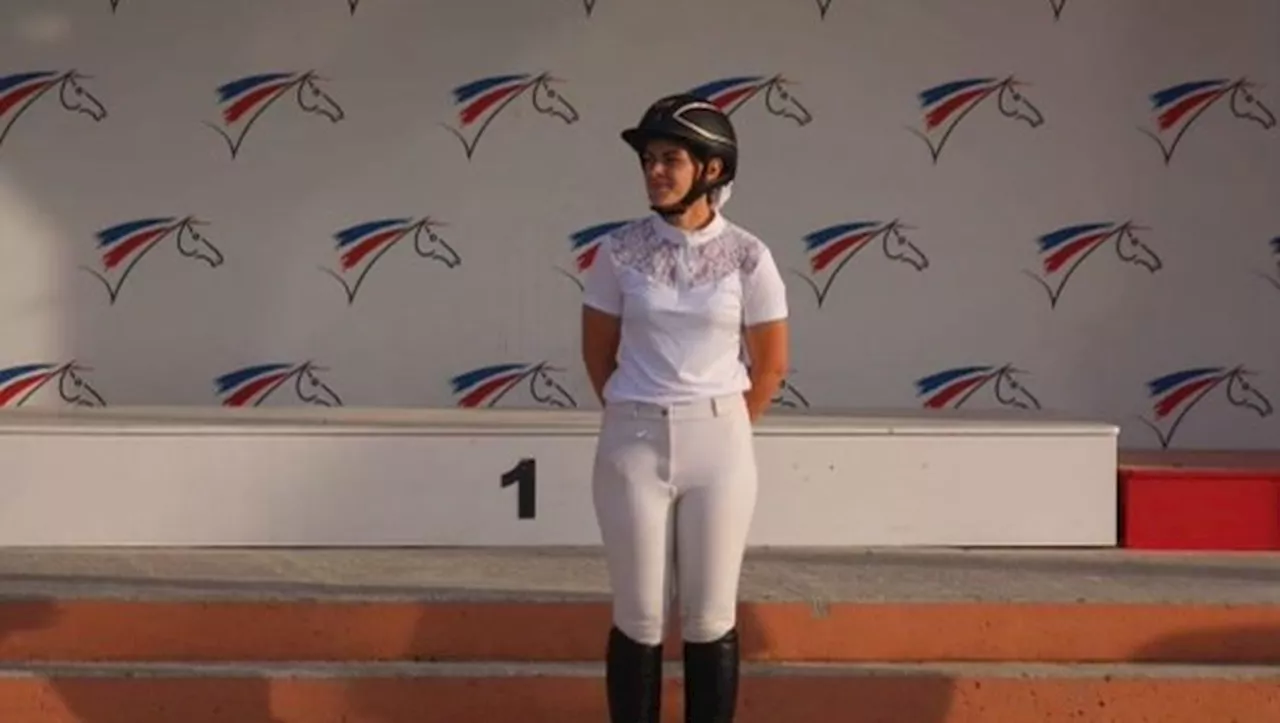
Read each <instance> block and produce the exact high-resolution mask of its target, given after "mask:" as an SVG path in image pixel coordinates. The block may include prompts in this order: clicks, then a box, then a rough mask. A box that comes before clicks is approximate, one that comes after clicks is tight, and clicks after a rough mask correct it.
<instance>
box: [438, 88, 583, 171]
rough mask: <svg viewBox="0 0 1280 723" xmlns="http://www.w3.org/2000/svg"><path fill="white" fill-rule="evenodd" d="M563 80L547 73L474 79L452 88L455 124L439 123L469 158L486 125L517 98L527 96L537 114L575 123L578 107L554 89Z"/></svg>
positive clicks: (486, 127) (472, 154)
mask: <svg viewBox="0 0 1280 723" xmlns="http://www.w3.org/2000/svg"><path fill="white" fill-rule="evenodd" d="M562 82H563V81H561V80H560V79H558V78H555V77H554V76H552V75H551V74H550V73H537V74H531V73H516V74H511V75H493V76H489V77H486V78H480V79H478V80H473V81H471V82H469V83H466V84H464V85H460V86H458V87H456V88H454V89H453V99H454V103H455V105H457V106H458V126H457V127H456V128H455V127H453V126H450V125H448V124H446V123H442V124H441V125H442V126H443V127H444V128H445V129H447V130H448V131H449V132H450V133H452V134H453V135H454V136H456V137H457V139H458V140H459V141H460V142H461V143H462V148H463V151H464V152H465V153H466V155H467V159H468V160H470V159H471V158H472V157H473V156H474V155H475V152H476V148H477V146H479V144H480V140H481V139H482V138H483V137H484V134H485V132H486V131H487V130H488V129H489V126H490V125H491V124H492V123H493V122H494V121H495V120H497V118H498V116H500V115H501V114H502V111H503V110H505V109H506V108H507V106H509V105H511V103H513V102H515V100H516V99H517V98H521V97H525V96H527V97H528V98H529V100H530V103H531V104H532V105H533V109H534V110H535V111H537V112H538V113H539V114H540V115H545V116H550V117H553V118H559V119H560V120H562V121H564V122H565V123H566V124H573V123H576V122H577V121H578V110H577V109H576V108H574V107H573V105H572V104H571V103H570V102H569V100H568V99H566V98H565V97H564V95H563V94H562V93H561V92H560V91H559V90H557V89H556V88H555V85H556V84H559V83H562Z"/></svg>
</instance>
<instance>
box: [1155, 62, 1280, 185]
mask: <svg viewBox="0 0 1280 723" xmlns="http://www.w3.org/2000/svg"><path fill="white" fill-rule="evenodd" d="M1254 90H1255V86H1254V84H1253V83H1251V82H1250V81H1248V80H1246V79H1244V78H1239V79H1237V80H1221V79H1219V80H1197V81H1190V82H1186V83H1178V84H1177V85H1171V86H1169V87H1167V88H1161V89H1160V90H1158V91H1156V92H1155V93H1152V94H1151V106H1152V108H1151V110H1152V113H1153V115H1154V121H1155V130H1154V131H1153V130H1151V129H1148V128H1139V129H1138V130H1139V131H1141V132H1142V133H1143V134H1145V135H1146V136H1147V137H1149V138H1151V139H1152V140H1154V141H1155V142H1156V144H1157V145H1158V146H1160V152H1161V155H1162V156H1163V157H1164V162H1165V165H1168V164H1169V162H1170V161H1171V160H1172V159H1173V154H1174V151H1176V150H1177V148H1178V145H1179V144H1180V143H1181V142H1182V138H1183V136H1185V135H1186V134H1187V131H1189V130H1191V127H1192V126H1193V125H1194V124H1195V122H1196V121H1197V120H1199V119H1200V117H1201V116H1202V115H1204V113H1205V111H1207V110H1209V109H1210V108H1211V107H1213V106H1214V105H1216V104H1217V103H1218V102H1219V101H1221V100H1222V99H1223V98H1227V99H1228V103H1227V105H1228V107H1229V108H1230V109H1231V114H1232V115H1233V116H1234V117H1236V118H1238V119H1240V120H1245V121H1252V122H1253V123H1256V124H1257V125H1259V126H1261V127H1262V128H1263V129H1264V130H1270V129H1271V128H1273V127H1275V124H1276V117H1275V114H1273V113H1272V112H1271V109H1270V108H1268V107H1267V106H1265V105H1263V103H1262V101H1261V100H1260V99H1259V98H1258V97H1257V96H1256V95H1255V94H1254Z"/></svg>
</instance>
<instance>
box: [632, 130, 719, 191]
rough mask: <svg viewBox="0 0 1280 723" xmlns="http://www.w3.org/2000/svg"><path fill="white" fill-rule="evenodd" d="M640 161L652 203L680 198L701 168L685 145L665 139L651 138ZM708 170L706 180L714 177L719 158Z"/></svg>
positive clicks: (691, 184)
mask: <svg viewBox="0 0 1280 723" xmlns="http://www.w3.org/2000/svg"><path fill="white" fill-rule="evenodd" d="M640 165H641V168H643V169H644V184H645V190H646V192H647V193H648V195H649V203H650V204H652V205H654V206H666V205H669V204H673V203H677V202H679V201H680V200H681V199H682V198H684V196H685V194H687V193H688V192H689V189H690V188H692V187H693V182H694V180H695V179H696V178H697V177H698V173H699V171H700V170H701V169H700V168H699V166H698V162H697V160H696V159H695V158H694V157H693V156H691V155H689V151H687V150H685V148H684V147H683V146H681V145H679V144H678V143H672V142H671V141H667V140H662V139H656V140H653V141H650V142H649V145H648V146H647V147H646V148H645V152H644V154H643V155H642V156H641V158H640ZM709 170H710V171H711V173H709V174H708V178H707V180H712V179H714V178H715V176H716V173H717V172H718V170H719V159H714V160H712V167H711V169H709Z"/></svg>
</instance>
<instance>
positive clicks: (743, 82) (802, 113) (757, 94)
mask: <svg viewBox="0 0 1280 723" xmlns="http://www.w3.org/2000/svg"><path fill="white" fill-rule="evenodd" d="M795 85H798V83H796V82H795V81H793V80H787V79H786V78H783V77H782V76H781V75H772V76H765V75H743V76H734V77H729V78H719V79H717V80H713V81H710V82H707V83H703V84H702V85H699V86H697V87H694V88H691V89H689V93H691V94H693V95H696V96H698V97H699V98H702V99H703V100H705V101H707V102H708V103H711V104H712V105H714V106H716V107H717V108H719V109H720V110H722V111H724V113H725V115H729V116H732V115H733V114H734V113H736V112H738V111H739V110H740V109H741V108H742V107H743V106H744V105H746V104H747V103H748V102H750V101H751V100H753V99H755V98H761V97H763V98H764V107H765V110H766V111H768V112H769V114H770V115H773V116H777V117H778V118H786V119H789V120H792V121H795V123H796V124H797V125H801V126H804V125H808V124H809V123H810V122H811V121H812V120H813V115H812V114H811V113H810V112H809V109H808V108H806V107H805V106H804V104H802V103H801V102H800V101H799V100H798V99H797V98H796V97H795V95H794V94H793V92H792V90H791V88H792V86H795Z"/></svg>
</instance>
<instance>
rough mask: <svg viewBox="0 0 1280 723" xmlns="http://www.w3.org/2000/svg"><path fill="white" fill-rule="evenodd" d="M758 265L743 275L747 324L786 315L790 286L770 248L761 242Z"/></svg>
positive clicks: (743, 301) (775, 319)
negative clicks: (786, 282)
mask: <svg viewBox="0 0 1280 723" xmlns="http://www.w3.org/2000/svg"><path fill="white" fill-rule="evenodd" d="M759 249H760V256H759V259H758V261H757V262H756V265H755V268H754V269H752V270H751V271H749V272H747V273H745V274H743V278H742V318H743V323H744V324H745V325H746V326H754V325H755V324H763V323H765V322H769V321H777V320H779V319H785V318H787V286H786V284H785V283H784V282H783V281H782V274H781V273H779V272H778V265H777V264H776V263H775V262H774V260H773V254H772V253H771V252H770V251H769V247H768V246H765V245H764V244H763V243H761V244H760V245H759Z"/></svg>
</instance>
